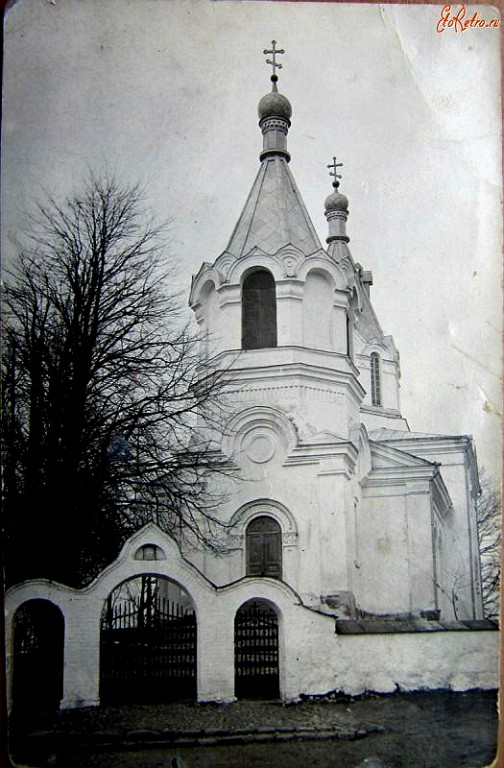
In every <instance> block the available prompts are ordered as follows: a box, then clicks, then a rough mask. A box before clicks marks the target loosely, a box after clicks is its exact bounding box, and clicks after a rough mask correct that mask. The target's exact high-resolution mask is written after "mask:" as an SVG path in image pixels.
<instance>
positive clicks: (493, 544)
mask: <svg viewBox="0 0 504 768" xmlns="http://www.w3.org/2000/svg"><path fill="white" fill-rule="evenodd" d="M480 486H481V492H480V495H479V498H478V501H477V508H476V511H477V526H478V543H479V552H480V562H481V582H482V589H483V610H484V613H485V617H486V618H489V619H495V620H497V619H498V616H499V587H500V562H501V495H500V493H499V491H498V489H497V488H496V486H495V484H494V483H493V482H492V480H491V478H490V477H489V475H488V474H487V472H486V471H485V469H482V470H481V472H480Z"/></svg>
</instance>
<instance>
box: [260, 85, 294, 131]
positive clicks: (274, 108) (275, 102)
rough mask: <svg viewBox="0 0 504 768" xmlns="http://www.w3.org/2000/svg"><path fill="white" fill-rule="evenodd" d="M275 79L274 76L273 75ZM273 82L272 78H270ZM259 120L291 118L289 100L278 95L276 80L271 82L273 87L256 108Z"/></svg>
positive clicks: (280, 94)
mask: <svg viewBox="0 0 504 768" xmlns="http://www.w3.org/2000/svg"><path fill="white" fill-rule="evenodd" d="M274 77H275V78H276V75H274ZM271 79H272V80H273V77H272V78H271ZM257 112H258V115H259V120H264V119H265V118H267V117H283V118H284V119H285V120H290V118H291V116H292V107H291V105H290V102H289V99H288V98H287V97H286V96H284V95H283V94H282V93H278V90H277V85H276V79H275V80H273V87H272V90H271V92H270V93H267V94H266V96H263V97H262V99H261V101H260V102H259V106H258V107H257Z"/></svg>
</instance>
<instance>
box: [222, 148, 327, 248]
mask: <svg viewBox="0 0 504 768" xmlns="http://www.w3.org/2000/svg"><path fill="white" fill-rule="evenodd" d="M289 244H290V245H293V246H295V247H296V248H298V249H299V250H300V251H301V252H302V253H304V254H305V256H308V255H310V254H311V253H314V252H315V251H317V250H319V249H320V248H321V245H320V241H319V239H318V237H317V233H316V232H315V228H314V226H313V224H312V222H311V220H310V216H309V214H308V211H307V210H306V207H305V205H304V203H303V200H302V199H301V195H300V194H299V190H298V188H297V186H296V182H295V181H294V178H293V176H292V174H291V172H290V170H289V166H288V164H287V160H286V159H285V158H284V157H281V156H272V157H268V158H265V159H264V160H263V162H262V163H261V167H260V168H259V172H258V174H257V176H256V179H255V181H254V184H253V186H252V189H251V191H250V194H249V196H248V199H247V202H246V203H245V207H244V209H243V211H242V214H241V216H240V218H239V220H238V223H237V225H236V227H235V229H234V232H233V234H232V235H231V240H230V241H229V245H228V247H227V248H226V250H227V251H229V252H230V253H232V254H233V255H234V256H236V257H237V258H240V256H245V255H246V254H247V253H249V252H250V251H251V250H252V248H254V247H255V246H257V247H258V248H261V249H262V250H263V251H265V252H266V253H269V254H274V253H276V252H277V251H278V250H279V249H280V248H282V247H283V246H285V245H289Z"/></svg>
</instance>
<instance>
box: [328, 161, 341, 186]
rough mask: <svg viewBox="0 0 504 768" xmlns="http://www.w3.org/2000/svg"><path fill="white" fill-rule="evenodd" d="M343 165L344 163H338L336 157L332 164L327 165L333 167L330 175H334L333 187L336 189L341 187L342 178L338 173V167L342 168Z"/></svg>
mask: <svg viewBox="0 0 504 768" xmlns="http://www.w3.org/2000/svg"><path fill="white" fill-rule="evenodd" d="M342 166H343V163H337V162H336V158H335V157H333V161H332V163H330V165H328V166H327V167H328V168H332V171H329V176H334V181H333V187H336V189H337V188H338V187H339V181H338V179H341V176H340V174H339V173H338V171H337V169H338V168H341V167H342Z"/></svg>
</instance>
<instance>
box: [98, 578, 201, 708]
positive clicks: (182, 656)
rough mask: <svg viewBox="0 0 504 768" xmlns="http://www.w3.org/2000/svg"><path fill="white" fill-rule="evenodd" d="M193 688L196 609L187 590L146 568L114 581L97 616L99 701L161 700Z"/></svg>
mask: <svg viewBox="0 0 504 768" xmlns="http://www.w3.org/2000/svg"><path fill="white" fill-rule="evenodd" d="M196 693H197V691H196V614H195V612H194V605H193V602H192V600H191V598H190V596H189V594H188V593H187V592H186V591H185V590H184V589H183V588H182V587H180V586H179V585H178V584H176V583H175V582H173V581H171V580H170V579H167V578H165V577H163V576H157V575H152V574H142V575H141V576H138V577H134V578H132V579H129V580H128V581H125V582H123V583H122V584H120V585H119V586H118V587H116V589H114V590H113V591H112V592H111V593H110V595H109V596H108V598H107V600H106V603H105V606H104V609H103V615H102V620H101V632H100V700H101V702H102V703H105V704H107V703H128V702H129V703H150V702H163V701H171V700H173V699H194V698H196Z"/></svg>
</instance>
